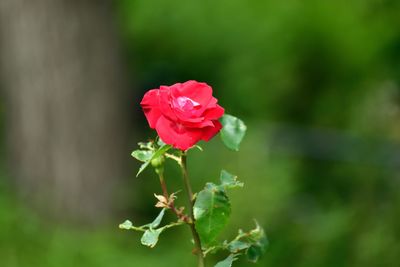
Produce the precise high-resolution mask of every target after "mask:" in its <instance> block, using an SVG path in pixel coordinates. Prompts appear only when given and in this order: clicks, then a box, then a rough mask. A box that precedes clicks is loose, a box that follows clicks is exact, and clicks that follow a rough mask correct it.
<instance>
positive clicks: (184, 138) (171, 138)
mask: <svg viewBox="0 0 400 267" xmlns="http://www.w3.org/2000/svg"><path fill="white" fill-rule="evenodd" d="M140 105H141V106H142V108H143V111H144V114H145V116H146V118H147V121H148V122H149V125H150V128H152V129H156V131H157V133H158V136H159V137H160V138H161V140H163V141H164V143H166V144H169V145H172V146H173V147H175V148H178V149H181V150H187V149H188V148H190V147H192V146H193V145H195V144H196V143H197V142H198V141H200V140H204V141H208V140H210V139H211V138H212V137H213V136H214V135H216V134H217V133H218V132H219V130H221V128H222V125H221V123H220V122H219V121H218V119H219V118H221V117H222V115H223V114H224V109H223V108H222V107H221V106H220V105H218V104H217V99H216V98H215V97H213V96H212V88H211V86H209V85H208V84H206V83H200V82H196V81H187V82H184V83H176V84H174V85H171V86H161V87H160V88H159V89H152V90H150V91H148V92H147V93H146V94H145V95H144V97H143V99H142V102H140Z"/></svg>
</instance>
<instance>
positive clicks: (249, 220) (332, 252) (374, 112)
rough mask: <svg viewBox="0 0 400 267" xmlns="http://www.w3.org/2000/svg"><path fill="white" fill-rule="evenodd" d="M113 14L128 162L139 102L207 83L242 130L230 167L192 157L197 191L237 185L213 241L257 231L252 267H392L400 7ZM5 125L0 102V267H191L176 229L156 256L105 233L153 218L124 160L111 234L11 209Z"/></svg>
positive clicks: (249, 5)
mask: <svg viewBox="0 0 400 267" xmlns="http://www.w3.org/2000/svg"><path fill="white" fill-rule="evenodd" d="M114 8H115V12H116V14H117V15H116V19H117V21H118V27H119V28H118V29H119V30H118V31H119V34H120V35H119V36H120V40H121V44H122V52H123V58H124V60H125V63H126V65H127V71H126V77H128V79H129V82H130V84H131V87H130V89H129V90H131V94H130V95H131V97H130V98H129V101H130V108H131V110H130V111H128V114H129V116H131V117H130V118H131V121H133V123H132V124H131V125H130V126H129V127H130V128H132V129H134V132H135V134H134V135H132V136H131V137H130V142H129V147H127V150H126V154H124V156H125V157H127V158H129V157H130V155H129V154H130V153H129V152H130V150H133V149H134V148H135V143H136V142H137V141H141V140H145V139H146V138H147V137H149V136H154V133H152V132H150V130H149V129H148V126H147V124H146V121H145V119H144V116H143V115H142V114H141V111H140V108H139V101H140V99H141V97H142V95H143V94H144V92H145V91H146V90H148V89H152V88H157V87H158V86H159V85H161V84H165V85H169V84H172V83H175V82H178V81H186V80H189V79H195V80H198V81H205V82H207V83H209V84H210V85H212V87H213V89H214V94H215V96H216V97H217V98H218V99H219V103H220V104H221V105H222V106H224V107H225V109H226V111H227V113H230V114H234V115H236V116H238V117H240V118H242V119H243V120H244V121H245V122H246V123H247V125H248V135H247V136H246V138H245V140H244V142H243V144H242V148H241V151H240V152H239V153H235V152H231V151H228V150H227V149H225V148H224V147H223V145H222V144H221V141H220V140H219V138H218V137H217V138H215V139H214V140H213V141H211V142H210V143H207V144H206V143H204V144H202V146H203V148H204V152H200V151H192V152H190V155H189V171H190V175H191V179H192V181H193V186H194V188H195V189H196V191H197V190H200V189H201V188H202V186H203V185H204V183H205V181H210V180H211V181H216V180H217V179H218V174H219V170H220V169H221V168H224V169H226V170H228V171H229V172H232V173H235V174H237V175H238V176H239V178H240V180H241V181H243V182H244V183H245V187H244V188H243V189H239V190H236V191H234V192H232V193H231V194H230V197H231V200H232V202H233V203H232V207H233V212H232V219H231V221H230V224H229V229H230V230H229V231H226V232H225V233H224V234H223V235H222V236H221V238H222V239H223V238H226V239H229V238H231V237H232V236H233V235H234V233H235V232H236V229H238V228H243V229H247V228H250V227H252V226H253V218H256V219H257V220H258V221H259V222H260V224H262V225H263V226H264V227H265V230H266V232H267V234H268V237H269V239H270V247H269V249H268V252H267V254H266V255H265V256H264V257H263V259H262V260H261V262H260V263H259V264H258V266H293V267H295V266H296V267H306V266H307V267H329V266H332V267H337V266H354V267H358V266H360V267H361V266H363V267H366V266H398V263H396V262H398V255H399V254H400V242H399V241H400V223H399V220H400V194H399V192H398V191H399V189H400V172H399V169H400V87H399V83H400V63H399V62H400V28H399V25H400V2H399V1H396V0H364V1H317V0H307V1H294V0H289V1H261V0H260V1H256V0H252V1H239V0H229V1H228V0H220V1H208V0H205V1H201V2H199V1H191V0H188V1H177V0H169V1H159V0H151V1H149V0H146V1H145V0H120V1H115V7H114ZM110 68H112V66H111V67H110ZM98 108H99V109H101V107H98ZM7 112H8V109H7V103H6V101H2V103H1V106H0V116H1V120H0V123H1V127H2V128H1V129H2V132H1V135H0V136H1V140H2V141H3V142H2V151H3V153H1V156H0V166H1V172H0V175H1V177H2V179H1V184H0V192H1V193H0V265H1V266H5V267H16V266H18V267H19V266H22V267H28V266H37V267H41V266H43V267H50V266H85V267H89V266H194V264H195V260H196V259H195V257H193V256H192V255H191V253H190V251H191V244H190V236H189V231H188V229H186V228H185V227H182V228H180V229H176V230H175V229H173V231H168V232H166V233H165V234H164V235H163V236H162V237H161V239H160V242H159V245H157V247H156V248H154V249H148V248H146V247H143V246H141V245H139V238H140V236H139V234H137V233H131V232H125V231H121V230H119V229H118V228H117V226H118V224H119V223H120V222H122V221H124V220H125V219H130V220H132V221H134V222H137V223H138V224H140V223H147V222H148V221H150V220H151V219H152V218H153V216H154V215H155V214H156V213H157V210H156V208H154V207H153V205H154V197H153V192H159V189H158V181H157V179H156V176H155V174H154V173H153V172H152V171H150V170H148V171H146V172H145V174H144V175H143V177H141V178H140V179H136V178H134V173H135V170H136V168H137V167H138V166H139V164H138V163H137V162H135V161H134V160H132V161H130V162H129V164H130V167H129V168H130V169H129V175H127V177H125V180H124V181H125V185H126V186H124V187H125V190H126V188H129V189H128V193H126V194H124V195H123V197H120V198H121V200H120V201H119V204H118V205H119V212H117V213H115V214H114V215H113V217H111V218H109V220H108V221H107V222H101V223H98V224H97V223H90V224H87V225H86V224H80V223H68V222H63V221H61V222H60V220H53V219H51V220H49V219H47V217H46V216H44V215H42V213H40V212H38V211H36V210H35V209H34V208H31V207H30V206H29V205H26V203H25V202H24V201H19V200H18V199H19V198H18V194H16V193H15V191H17V189H16V188H15V187H16V186H15V185H13V183H12V180H13V179H14V178H13V176H12V174H11V173H12V172H11V171H10V169H11V168H12V167H9V166H8V163H7V142H8V141H7V142H6V140H9V139H6V138H4V136H5V132H6V130H7V129H6V128H7V127H6V124H5V123H4V120H5V118H6V114H7ZM119 135H120V132H118V131H115V132H114V133H113V136H112V138H113V139H118V136H119ZM103 153H107V151H103ZM39 156H40V155H39ZM211 163H212V164H211ZM167 182H168V183H169V185H170V187H171V189H170V190H171V191H173V190H177V189H178V188H179V187H180V182H181V181H180V177H179V170H178V169H177V168H176V167H175V166H174V165H173V164H170V165H168V175H167ZM155 188H156V189H155ZM121 190H122V189H121ZM182 196H183V195H182ZM172 218H173V217H170V218H169V219H171V220H172ZM167 220H168V219H167ZM223 256H224V255H216V256H215V257H214V258H211V259H210V260H209V261H210V263H209V265H210V266H212V265H211V262H215V261H216V260H217V259H220V258H222V257H223ZM249 265H250V264H249V263H247V262H245V261H239V262H237V263H236V266H249Z"/></svg>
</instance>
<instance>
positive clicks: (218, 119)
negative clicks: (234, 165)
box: [119, 81, 268, 267]
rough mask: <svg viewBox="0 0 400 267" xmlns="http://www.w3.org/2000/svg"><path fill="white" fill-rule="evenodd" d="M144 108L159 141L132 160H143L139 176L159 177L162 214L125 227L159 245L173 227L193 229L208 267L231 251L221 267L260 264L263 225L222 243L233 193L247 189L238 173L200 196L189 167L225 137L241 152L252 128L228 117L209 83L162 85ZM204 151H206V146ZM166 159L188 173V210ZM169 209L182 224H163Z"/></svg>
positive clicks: (197, 248) (201, 260)
mask: <svg viewBox="0 0 400 267" xmlns="http://www.w3.org/2000/svg"><path fill="white" fill-rule="evenodd" d="M140 104H141V106H142V109H143V112H144V114H145V116H146V119H147V121H148V123H149V126H150V128H152V129H155V130H156V132H157V134H158V136H157V137H156V139H155V140H152V141H149V142H141V143H139V149H138V150H135V151H133V152H132V156H133V157H134V158H136V159H137V160H139V161H141V162H143V163H142V165H141V167H140V168H139V171H138V173H137V176H138V175H139V174H140V173H141V172H142V171H143V170H144V169H146V168H147V167H148V166H152V167H153V168H154V170H155V172H156V174H157V175H158V177H159V180H160V185H161V189H162V195H156V194H155V197H156V199H157V203H156V205H155V206H156V207H157V208H160V209H161V211H160V213H159V215H158V216H157V217H156V218H155V219H154V221H153V222H151V223H148V224H144V225H142V226H134V225H133V224H132V222H131V221H129V220H126V221H125V222H123V223H122V224H120V226H119V227H120V228H121V229H126V230H135V231H140V232H143V235H142V238H141V243H142V244H143V245H145V246H148V247H151V248H152V247H154V246H155V245H156V244H157V242H158V239H159V236H160V234H161V233H162V232H163V231H165V230H167V229H169V228H172V227H176V226H179V225H184V224H186V225H188V226H189V228H190V230H191V233H192V238H193V244H194V246H195V249H194V250H193V252H194V254H196V255H197V257H198V266H199V267H203V266H205V257H206V256H207V255H208V254H210V253H215V252H217V251H226V252H227V254H228V256H227V257H226V258H225V259H223V260H221V261H220V262H218V263H217V264H216V265H215V266H216V267H228V266H232V263H233V262H234V261H235V260H236V259H237V258H238V256H240V255H245V256H246V257H247V259H248V260H249V261H251V262H257V261H258V259H259V258H260V256H261V255H262V254H263V253H264V252H265V249H266V246H267V244H268V240H267V237H266V235H265V233H264V230H263V229H262V228H261V227H260V226H259V225H258V224H257V222H256V227H255V228H254V229H252V230H250V231H242V230H239V231H238V234H237V236H236V237H234V238H233V239H232V240H231V241H227V240H225V241H223V242H219V241H218V240H217V238H218V236H219V234H220V233H221V231H222V230H223V229H224V227H225V226H226V224H227V222H228V219H229V215H230V213H231V205H230V201H229V198H228V195H227V192H228V190H230V189H234V188H238V187H243V183H242V182H239V181H238V180H237V177H236V176H235V175H232V174H231V173H229V172H227V171H225V170H222V171H221V174H220V177H219V183H218V184H215V183H207V184H206V185H205V187H204V189H203V190H201V191H200V192H198V193H196V194H194V193H193V192H192V188H191V185H190V181H189V176H188V169H187V164H186V161H187V152H188V151H189V150H190V149H192V148H200V147H199V146H198V145H197V143H198V142H199V141H201V140H204V141H209V140H210V139H211V138H213V137H214V136H215V135H216V134H218V133H220V136H221V139H222V141H223V143H224V144H225V145H226V146H227V147H228V148H229V149H232V150H235V151H238V150H239V145H240V143H241V141H242V139H243V137H244V135H245V132H246V126H245V124H244V123H243V121H242V120H240V119H238V118H236V117H234V116H232V115H228V114H225V110H224V108H222V107H221V106H220V105H219V104H218V101H217V99H216V98H215V97H213V95H212V88H211V86H209V85H208V84H206V83H201V82H197V81H187V82H184V83H176V84H173V85H171V86H160V88H158V89H152V90H149V91H148V92H147V93H146V94H145V95H144V97H143V99H142V101H141V103H140ZM200 149H201V148H200ZM166 159H170V160H173V161H175V162H176V163H177V164H178V165H179V166H180V168H181V170H182V177H183V185H184V188H185V191H186V194H187V197H188V209H187V210H188V212H187V213H186V212H185V208H184V207H177V206H176V204H175V199H176V198H177V196H176V194H175V193H172V194H170V193H169V191H168V189H167V184H166V181H165V177H164V162H165V160H166ZM166 211H171V212H173V213H174V214H175V215H176V218H177V220H176V222H173V223H169V224H166V225H164V226H160V225H161V222H162V219H163V216H164V214H165V212H166Z"/></svg>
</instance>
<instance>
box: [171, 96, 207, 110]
mask: <svg viewBox="0 0 400 267" xmlns="http://www.w3.org/2000/svg"><path fill="white" fill-rule="evenodd" d="M173 105H174V107H175V108H177V109H180V110H182V111H184V112H188V111H193V110H194V109H196V108H197V107H199V106H200V104H199V103H197V102H196V101H194V100H192V99H190V98H189V97H186V96H180V97H177V98H175V99H174V100H173Z"/></svg>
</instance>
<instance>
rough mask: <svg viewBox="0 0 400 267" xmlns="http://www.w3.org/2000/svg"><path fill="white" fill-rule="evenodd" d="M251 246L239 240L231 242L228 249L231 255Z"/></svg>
mask: <svg viewBox="0 0 400 267" xmlns="http://www.w3.org/2000/svg"><path fill="white" fill-rule="evenodd" d="M250 246H251V244H249V243H247V242H243V241H239V240H235V241H232V242H231V243H229V245H228V249H229V251H230V252H232V253H238V252H239V251H240V250H244V249H248V248H249V247H250Z"/></svg>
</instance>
